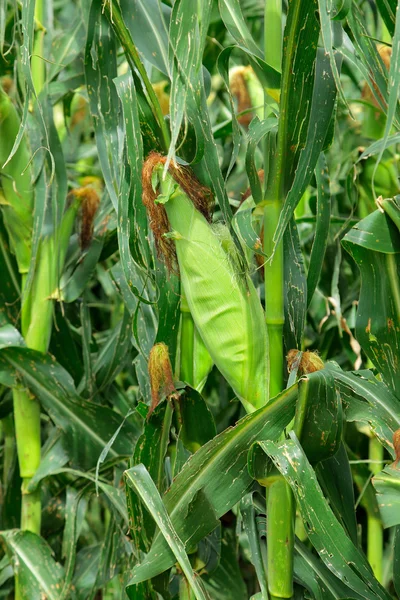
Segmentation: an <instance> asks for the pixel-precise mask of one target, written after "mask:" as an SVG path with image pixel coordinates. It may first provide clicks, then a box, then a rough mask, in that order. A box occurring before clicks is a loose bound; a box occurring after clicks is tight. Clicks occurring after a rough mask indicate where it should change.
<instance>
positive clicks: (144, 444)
mask: <svg viewBox="0 0 400 600" xmlns="http://www.w3.org/2000/svg"><path fill="white" fill-rule="evenodd" d="M167 402H168V401H164V402H162V403H161V404H159V405H158V406H157V408H156V409H155V410H154V411H153V412H152V414H151V416H150V418H149V419H148V420H147V421H146V423H145V425H144V428H143V433H142V435H141V436H140V438H139V439H138V441H137V443H136V446H135V450H134V453H133V456H132V464H133V465H137V464H143V465H144V466H145V468H146V469H147V471H148V472H149V474H150V476H151V477H152V479H153V481H154V482H155V485H156V486H157V489H158V490H159V491H160V492H161V493H162V492H164V490H165V487H166V478H165V468H164V460H165V456H166V453H167V450H168V444H169V440H170V427H171V420H172V409H171V407H170V406H169V405H168V403H167ZM126 493H127V502H128V510H129V518H130V529H131V532H132V535H133V537H134V539H135V545H136V547H137V548H140V549H142V550H143V551H148V550H149V548H150V545H151V541H152V538H153V535H154V528H155V523H154V520H153V519H152V518H151V516H150V515H149V514H148V513H147V512H146V511H143V504H142V502H140V499H139V497H138V496H137V494H136V493H135V492H134V491H133V489H132V488H130V487H129V486H126Z"/></svg>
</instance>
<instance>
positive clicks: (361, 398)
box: [325, 363, 400, 455]
mask: <svg viewBox="0 0 400 600" xmlns="http://www.w3.org/2000/svg"><path fill="white" fill-rule="evenodd" d="M325 368H326V369H329V370H330V371H331V373H332V375H333V378H334V380H335V385H336V386H337V387H338V390H339V392H340V396H341V398H342V402H343V408H344V412H345V414H346V420H347V421H359V422H360V423H365V424H367V425H369V426H370V427H371V429H372V431H373V432H374V433H375V435H376V436H377V437H378V439H379V440H380V442H381V444H383V445H384V446H385V448H386V449H387V450H388V451H389V452H390V453H391V454H392V455H393V443H392V439H393V432H394V431H396V430H397V429H398V428H399V427H400V415H399V408H398V407H399V402H398V400H397V398H396V396H394V394H393V393H392V392H391V391H390V389H389V388H388V387H387V386H386V385H385V384H384V383H383V382H382V381H378V379H377V378H376V377H374V375H373V374H372V373H371V371H356V372H347V371H342V370H341V369H339V368H338V367H337V366H335V365H334V364H333V363H328V364H327V366H326V367H325Z"/></svg>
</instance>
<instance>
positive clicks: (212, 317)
mask: <svg viewBox="0 0 400 600" xmlns="http://www.w3.org/2000/svg"><path fill="white" fill-rule="evenodd" d="M154 162H155V161H154V158H153V163H154ZM155 167H156V168H155V169H154V171H153V176H152V178H153V187H154V188H157V189H158V190H159V192H160V195H159V196H158V198H157V199H156V203H157V204H158V205H159V207H160V210H165V213H166V215H167V218H168V223H169V228H170V231H169V232H167V233H166V234H165V235H164V237H167V239H169V240H173V241H174V243H175V248H176V256H177V261H178V265H179V272H180V277H181V282H182V286H183V289H184V293H185V296H186V300H187V303H188V306H189V309H190V312H191V314H192V317H193V320H194V323H195V325H196V328H197V330H198V332H199V334H200V336H201V338H202V340H203V342H204V345H205V346H206V348H207V350H208V352H209V353H210V356H211V358H212V360H213V361H214V363H215V364H216V366H217V367H218V369H219V370H220V372H221V373H222V374H223V376H224V377H225V379H226V380H227V381H228V383H229V384H230V385H231V387H232V388H233V390H234V392H235V394H236V395H237V396H238V397H239V399H240V400H241V401H242V402H243V404H244V406H245V407H246V409H247V410H248V411H251V410H254V409H255V408H259V407H260V406H262V405H263V404H264V403H265V402H266V400H267V397H268V358H267V357H268V351H267V349H268V345H267V334H266V326H265V320H264V311H263V309H262V306H261V303H260V300H259V298H258V294H257V292H256V289H255V287H254V285H253V283H252V281H251V279H250V277H249V276H248V274H247V272H240V269H239V265H240V261H239V260H237V257H236V252H235V245H234V242H233V240H232V238H231V236H230V234H229V231H228V230H227V229H226V228H223V227H219V231H218V235H217V234H216V232H215V231H214V230H213V227H212V226H211V225H210V224H209V223H208V222H207V219H206V218H205V216H204V215H203V214H201V212H199V211H198V210H197V209H196V208H195V206H194V204H193V202H192V200H191V199H190V198H189V196H188V195H187V193H185V191H184V190H183V189H182V187H181V185H178V183H177V182H176V179H174V177H172V175H171V174H170V173H169V172H168V173H167V174H166V175H165V177H163V165H162V164H161V165H159V166H158V167H157V166H156V165H155ZM174 169H179V167H176V166H175V167H174ZM153 221H154V212H153Z"/></svg>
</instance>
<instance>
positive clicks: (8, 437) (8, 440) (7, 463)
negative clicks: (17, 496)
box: [1, 415, 15, 490]
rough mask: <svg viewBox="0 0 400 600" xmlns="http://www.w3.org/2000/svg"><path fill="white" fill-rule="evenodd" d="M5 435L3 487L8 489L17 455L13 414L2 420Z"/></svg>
mask: <svg viewBox="0 0 400 600" xmlns="http://www.w3.org/2000/svg"><path fill="white" fill-rule="evenodd" d="M1 424H2V429H3V436H4V458H3V489H4V490H6V488H7V485H8V481H9V478H10V471H11V467H12V464H13V462H14V455H15V431H14V421H13V418H12V415H8V416H7V417H4V419H2V420H1Z"/></svg>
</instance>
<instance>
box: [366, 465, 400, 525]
mask: <svg viewBox="0 0 400 600" xmlns="http://www.w3.org/2000/svg"><path fill="white" fill-rule="evenodd" d="M372 483H373V486H374V488H375V490H376V499H377V500H378V506H379V512H380V516H381V518H382V522H383V526H384V527H393V526H394V525H400V473H399V471H398V469H397V468H396V466H389V465H388V466H387V467H385V468H384V469H383V471H381V472H380V473H378V474H377V475H375V476H374V477H373V479H372Z"/></svg>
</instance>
